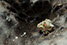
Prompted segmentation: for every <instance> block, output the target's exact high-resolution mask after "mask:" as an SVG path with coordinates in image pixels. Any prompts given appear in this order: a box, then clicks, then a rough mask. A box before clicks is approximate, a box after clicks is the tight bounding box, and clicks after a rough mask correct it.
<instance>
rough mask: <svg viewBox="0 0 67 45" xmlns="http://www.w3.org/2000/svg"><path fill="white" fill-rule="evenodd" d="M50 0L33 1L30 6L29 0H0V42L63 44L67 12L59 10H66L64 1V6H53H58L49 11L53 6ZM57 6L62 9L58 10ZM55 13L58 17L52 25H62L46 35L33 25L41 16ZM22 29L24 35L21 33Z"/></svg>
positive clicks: (0, 44) (35, 44) (40, 44)
mask: <svg viewBox="0 0 67 45" xmlns="http://www.w3.org/2000/svg"><path fill="white" fill-rule="evenodd" d="M59 1H60V0H59ZM59 1H58V2H59ZM31 2H32V1H31ZM53 2H55V0H54V1H50V0H49V1H46V0H45V1H43V0H42V1H39V0H37V2H35V3H34V2H33V4H32V3H31V4H32V5H30V0H28V1H27V0H24V1H22V0H10V1H9V0H1V1H0V45H66V44H67V43H66V40H67V39H66V38H67V36H66V34H67V29H66V28H67V13H63V12H66V5H65V4H66V3H65V4H63V5H64V6H65V7H64V6H57V7H56V8H55V9H57V8H58V9H57V10H55V9H54V10H53V12H51V11H52V9H53V7H54V6H55V4H54V3H53ZM65 2H66V1H65ZM53 4H54V5H53ZM63 7H64V8H63ZM61 8H62V9H63V10H64V11H61V10H62V9H61ZM59 9H61V10H59ZM58 10H59V11H58ZM59 12H61V13H62V14H60V13H59ZM57 15H59V17H57V20H56V21H55V23H54V24H55V25H57V26H58V27H62V28H60V29H59V28H58V27H56V30H55V31H53V32H51V33H49V34H48V35H47V36H43V35H41V34H39V29H37V24H38V23H39V22H40V21H42V20H44V19H45V18H50V19H51V18H52V17H53V18H54V17H55V16H57ZM53 18H52V19H53ZM59 24H60V25H59ZM62 29H63V30H62ZM24 32H26V35H24V36H23V33H24Z"/></svg>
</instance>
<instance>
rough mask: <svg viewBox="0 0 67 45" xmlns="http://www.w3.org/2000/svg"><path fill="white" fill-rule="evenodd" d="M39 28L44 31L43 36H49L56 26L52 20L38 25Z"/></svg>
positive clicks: (46, 20)
mask: <svg viewBox="0 0 67 45" xmlns="http://www.w3.org/2000/svg"><path fill="white" fill-rule="evenodd" d="M37 27H38V28H39V29H41V30H42V32H43V34H47V33H48V32H49V31H51V30H52V28H53V27H54V25H53V24H52V21H51V20H49V19H45V20H44V21H42V22H40V23H39V24H37Z"/></svg>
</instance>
